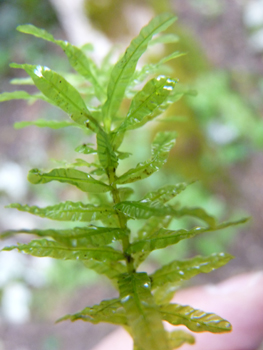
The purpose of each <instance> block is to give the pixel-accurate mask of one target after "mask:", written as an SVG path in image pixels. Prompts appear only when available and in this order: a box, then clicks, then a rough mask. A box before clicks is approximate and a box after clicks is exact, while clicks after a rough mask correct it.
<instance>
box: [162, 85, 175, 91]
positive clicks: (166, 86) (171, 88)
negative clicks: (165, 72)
mask: <svg viewBox="0 0 263 350" xmlns="http://www.w3.org/2000/svg"><path fill="white" fill-rule="evenodd" d="M163 88H164V89H165V90H169V91H172V90H173V87H172V86H168V85H165V86H164V87H163Z"/></svg>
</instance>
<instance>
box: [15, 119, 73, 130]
mask: <svg viewBox="0 0 263 350" xmlns="http://www.w3.org/2000/svg"><path fill="white" fill-rule="evenodd" d="M27 126H38V127H39V128H50V129H61V128H66V127H68V126H76V124H75V123H72V122H70V121H68V120H65V121H64V120H47V119H37V120H34V121H30V122H29V121H24V122H17V123H15V124H14V127H15V129H22V128H25V127H27Z"/></svg>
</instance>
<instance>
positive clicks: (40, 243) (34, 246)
mask: <svg viewBox="0 0 263 350" xmlns="http://www.w3.org/2000/svg"><path fill="white" fill-rule="evenodd" d="M14 249H17V250H19V251H20V252H23V253H25V254H30V255H33V256H38V257H51V258H55V259H62V260H88V259H91V258H93V259H96V260H102V261H104V260H113V261H116V260H123V259H124V256H123V254H122V252H120V251H117V250H115V249H113V248H111V247H92V246H91V247H65V246H62V245H60V244H59V243H57V242H54V241H49V240H47V239H38V240H33V241H31V242H30V243H28V244H20V243H18V245H17V246H10V247H5V248H3V249H2V250H4V251H10V250H14Z"/></svg>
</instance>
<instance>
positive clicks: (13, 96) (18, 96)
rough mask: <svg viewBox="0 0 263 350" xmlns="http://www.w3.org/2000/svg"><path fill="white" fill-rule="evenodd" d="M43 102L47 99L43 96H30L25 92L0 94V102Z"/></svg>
mask: <svg viewBox="0 0 263 350" xmlns="http://www.w3.org/2000/svg"><path fill="white" fill-rule="evenodd" d="M38 99H41V100H44V101H46V100H47V99H46V98H45V96H43V95H41V94H35V95H30V94H29V93H27V92H26V91H12V92H3V93H2V94H0V102H3V101H10V100H31V101H34V100H38Z"/></svg>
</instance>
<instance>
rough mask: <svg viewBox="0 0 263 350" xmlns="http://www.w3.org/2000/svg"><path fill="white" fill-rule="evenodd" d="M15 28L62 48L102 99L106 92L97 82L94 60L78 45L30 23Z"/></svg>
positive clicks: (74, 66) (73, 65)
mask: <svg viewBox="0 0 263 350" xmlns="http://www.w3.org/2000/svg"><path fill="white" fill-rule="evenodd" d="M17 30H18V31H19V32H22V33H26V34H31V35H34V36H36V37H38V38H41V39H44V40H47V41H51V42H53V43H54V44H57V45H58V46H60V47H61V48H62V50H63V51H64V52H65V54H66V55H67V56H68V59H69V63H70V64H71V66H72V67H73V68H74V69H75V70H76V71H77V72H78V73H79V74H80V75H82V76H83V77H84V78H86V79H87V80H88V81H90V82H91V83H92V85H93V86H94V89H95V92H96V95H97V96H98V97H99V98H100V99H103V98H104V96H105V94H106V92H105V90H104V87H103V86H102V85H101V84H100V83H99V81H98V77H97V67H96V65H95V64H94V62H93V61H92V60H91V59H90V58H89V57H87V56H86V55H85V53H84V52H83V51H82V50H81V49H79V48H78V47H76V46H74V45H71V44H70V43H69V42H67V41H62V40H56V39H54V37H53V35H51V34H50V33H48V32H47V31H46V30H44V29H41V28H37V27H35V26H33V25H32V24H26V25H21V26H18V27H17Z"/></svg>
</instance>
